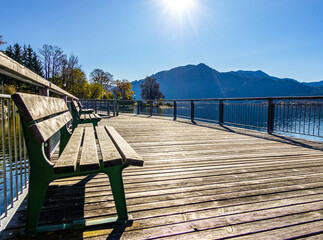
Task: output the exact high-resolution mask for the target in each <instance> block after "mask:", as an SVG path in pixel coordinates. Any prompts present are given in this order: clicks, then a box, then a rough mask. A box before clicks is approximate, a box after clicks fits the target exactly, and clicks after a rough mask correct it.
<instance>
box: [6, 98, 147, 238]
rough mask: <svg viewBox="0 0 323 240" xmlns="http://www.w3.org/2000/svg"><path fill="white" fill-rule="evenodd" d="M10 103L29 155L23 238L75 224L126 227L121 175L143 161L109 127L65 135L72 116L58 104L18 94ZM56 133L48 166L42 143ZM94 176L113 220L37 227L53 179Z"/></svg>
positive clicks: (56, 99) (64, 105)
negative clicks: (105, 185) (54, 156)
mask: <svg viewBox="0 0 323 240" xmlns="http://www.w3.org/2000/svg"><path fill="white" fill-rule="evenodd" d="M12 99H13V101H14V102H15V104H16V105H17V107H18V110H19V113H20V116H21V119H22V125H23V131H24V136H25V141H26V145H27V151H28V156H29V166H30V172H29V190H28V191H29V192H28V201H27V215H26V229H25V230H26V233H27V234H31V235H32V234H35V233H37V232H39V231H50V230H55V229H66V228H69V227H75V225H77V226H78V225H81V226H86V225H89V224H90V225H93V224H97V223H108V222H116V223H122V224H125V223H127V224H129V223H131V218H130V217H129V216H128V213H127V207H126V199H125V194H124V187H123V181H122V171H123V169H124V168H126V167H128V166H129V165H134V166H143V160H142V158H141V157H140V156H139V155H138V154H137V153H136V152H135V151H134V150H133V149H132V148H131V146H130V145H129V144H128V143H127V142H126V141H125V140H124V139H123V138H122V137H121V136H120V135H119V134H118V132H117V131H116V130H115V129H114V128H113V127H110V126H96V127H95V128H93V127H76V128H75V130H74V132H73V133H70V132H69V130H68V128H67V125H68V122H69V121H71V119H72V116H71V114H70V112H69V111H68V107H67V105H66V104H65V102H64V100H63V99H58V98H52V97H43V96H37V95H32V94H24V93H17V94H14V95H12ZM58 131H60V136H61V137H60V149H59V152H60V154H59V158H58V161H57V162H56V163H55V164H53V163H52V162H51V161H50V159H48V158H47V157H46V155H45V154H44V146H45V142H46V141H47V140H48V139H49V138H50V137H51V136H53V134H55V133H56V132H58ZM95 173H106V174H107V175H108V177H109V180H110V185H111V189H112V193H113V197H114V202H115V206H116V210H117V214H118V217H117V218H112V219H104V220H100V221H96V222H92V223H89V222H88V221H87V222H86V223H85V222H82V221H81V222H80V221H75V222H73V223H71V224H70V225H66V224H64V225H61V226H58V225H56V226H41V227H37V225H38V221H39V216H40V212H41V209H42V204H43V200H44V197H45V194H46V191H47V187H48V185H49V184H50V183H51V182H52V181H53V180H56V179H60V178H68V177H73V176H80V175H89V174H95Z"/></svg>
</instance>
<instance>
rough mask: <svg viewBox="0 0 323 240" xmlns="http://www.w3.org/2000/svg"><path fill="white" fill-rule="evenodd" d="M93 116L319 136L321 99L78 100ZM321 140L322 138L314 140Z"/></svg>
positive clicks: (322, 120) (322, 111)
mask: <svg viewBox="0 0 323 240" xmlns="http://www.w3.org/2000/svg"><path fill="white" fill-rule="evenodd" d="M81 101H82V103H83V104H84V105H85V107H86V108H88V107H89V108H93V109H95V111H96V112H97V113H101V114H107V115H110V114H112V115H113V116H115V115H116V116H117V115H118V114H119V113H133V114H145V115H159V116H169V117H173V119H174V120H176V119H177V118H185V119H190V120H191V121H192V122H193V123H195V122H196V121H202V122H210V123H217V124H219V125H228V126H235V127H242V128H248V129H255V130H259V131H267V132H268V133H270V134H271V133H277V134H293V136H296V137H304V136H311V137H323V126H322V124H323V116H322V114H323V109H322V108H323V97H322V96H312V97H273V98H226V99H188V100H186V99H185V100H182V99H180V100H162V101H141V100H136V101H125V100H84V99H83V100H81ZM315 140H322V139H315Z"/></svg>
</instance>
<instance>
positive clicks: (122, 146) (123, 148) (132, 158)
mask: <svg viewBox="0 0 323 240" xmlns="http://www.w3.org/2000/svg"><path fill="white" fill-rule="evenodd" d="M105 128H106V129H107V131H108V133H109V136H110V137H111V139H112V141H113V142H114V144H115V146H116V147H117V149H118V151H119V153H120V155H121V156H122V158H123V161H124V162H125V163H127V164H130V165H135V166H143V164H144V161H143V160H142V158H141V157H140V156H139V155H138V154H137V153H136V152H135V150H133V149H132V147H131V146H130V145H129V144H128V143H127V142H126V141H125V140H124V139H123V138H122V137H121V136H120V134H119V133H118V132H117V131H116V130H115V129H114V128H113V127H110V126H105Z"/></svg>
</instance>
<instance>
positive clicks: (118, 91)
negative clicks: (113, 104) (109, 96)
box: [113, 79, 134, 100]
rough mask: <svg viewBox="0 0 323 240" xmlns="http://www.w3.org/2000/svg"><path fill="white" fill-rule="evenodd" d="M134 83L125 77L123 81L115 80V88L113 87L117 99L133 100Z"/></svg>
mask: <svg viewBox="0 0 323 240" xmlns="http://www.w3.org/2000/svg"><path fill="white" fill-rule="evenodd" d="M131 89H132V85H131V83H130V82H129V81H128V80H126V79H123V80H122V81H120V80H117V81H115V88H114V89H113V93H114V95H115V97H116V98H117V99H121V100H132V95H133V93H134V92H133V91H131Z"/></svg>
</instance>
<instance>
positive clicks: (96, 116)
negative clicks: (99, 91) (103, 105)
mask: <svg viewBox="0 0 323 240" xmlns="http://www.w3.org/2000/svg"><path fill="white" fill-rule="evenodd" d="M93 115H94V117H95V118H96V119H102V118H101V117H100V116H99V115H98V114H96V113H93Z"/></svg>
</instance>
